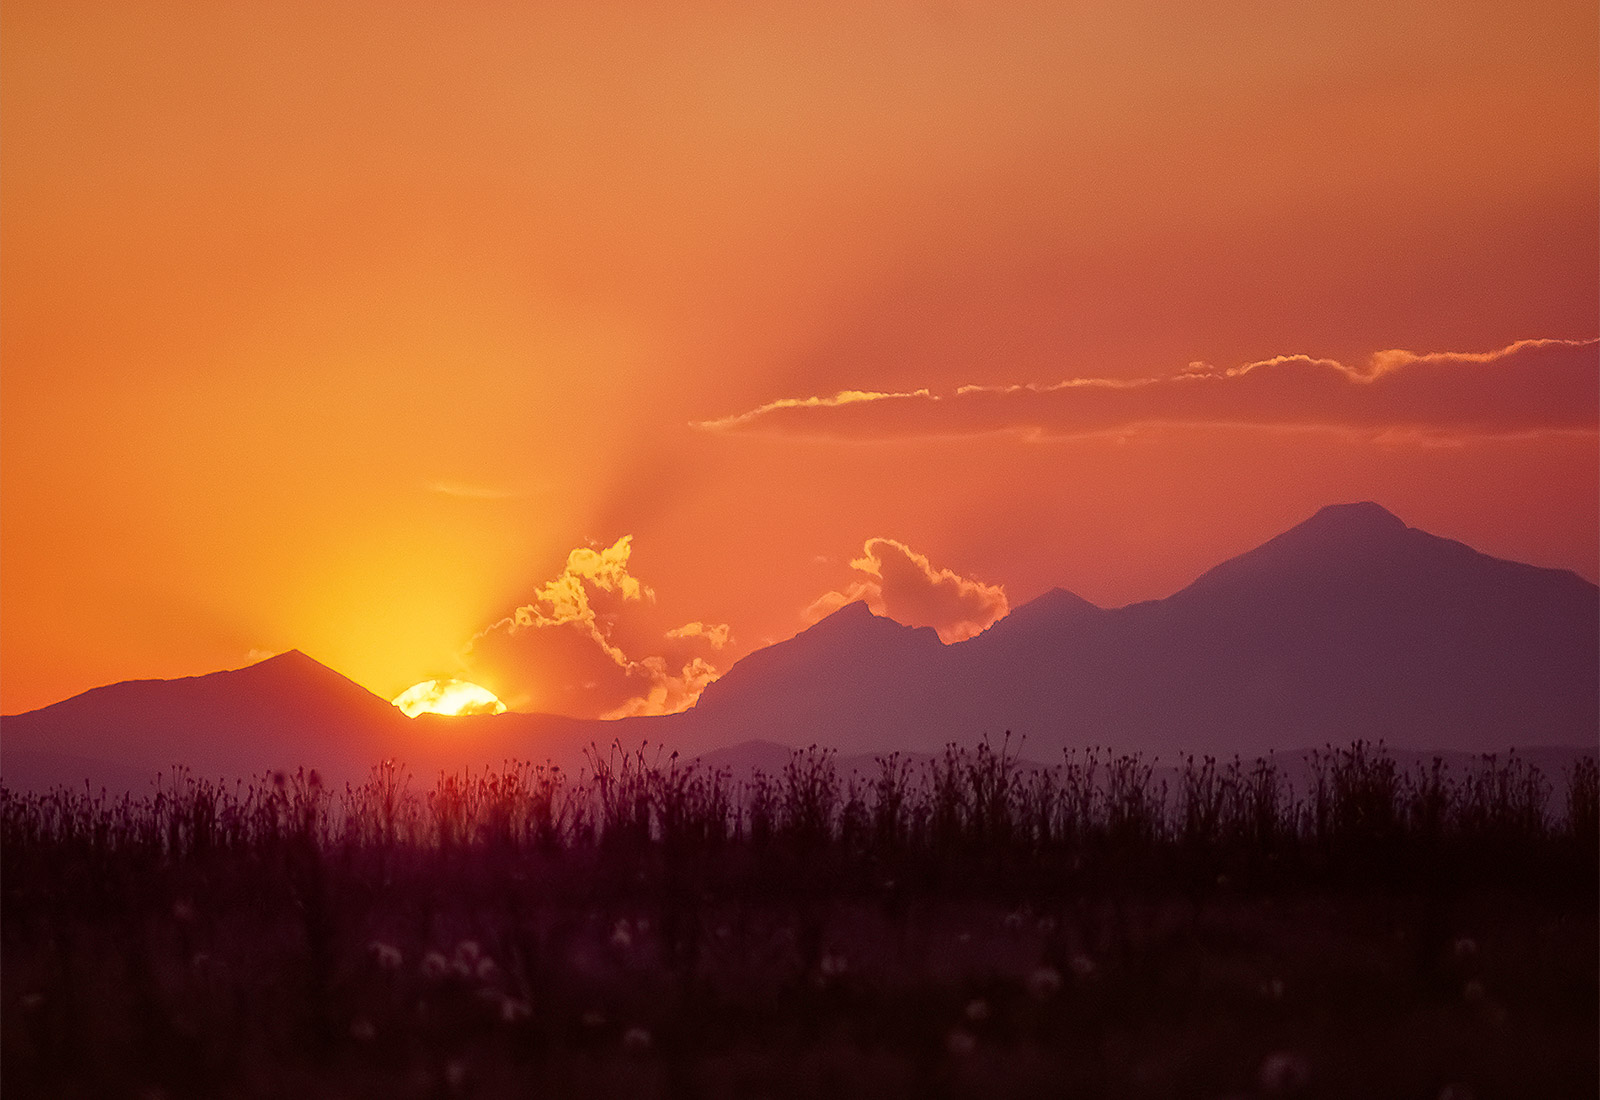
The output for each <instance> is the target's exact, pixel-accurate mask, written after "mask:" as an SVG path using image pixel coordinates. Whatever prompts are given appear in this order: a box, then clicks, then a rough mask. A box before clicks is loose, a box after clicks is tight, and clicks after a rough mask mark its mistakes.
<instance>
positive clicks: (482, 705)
mask: <svg viewBox="0 0 1600 1100" xmlns="http://www.w3.org/2000/svg"><path fill="white" fill-rule="evenodd" d="M393 702H394V705H395V706H397V707H399V708H400V709H401V710H403V711H405V713H406V717H408V718H415V717H416V716H417V715H419V714H501V713H504V711H505V709H506V705H505V704H504V703H502V702H501V701H500V700H499V699H497V698H495V695H494V692H492V691H490V690H489V689H488V688H484V687H479V686H478V685H477V684H473V683H469V682H468V681H466V680H424V681H423V682H422V683H420V684H413V685H412V686H411V687H408V688H406V690H404V691H402V692H401V693H400V694H399V695H396V696H395V697H394V700H393Z"/></svg>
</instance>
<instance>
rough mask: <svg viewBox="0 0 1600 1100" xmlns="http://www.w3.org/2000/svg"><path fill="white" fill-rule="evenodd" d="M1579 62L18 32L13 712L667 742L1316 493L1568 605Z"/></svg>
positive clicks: (483, 8)
mask: <svg viewBox="0 0 1600 1100" xmlns="http://www.w3.org/2000/svg"><path fill="white" fill-rule="evenodd" d="M1597 24H1600V17H1597V14H1596V11H1595V8H1594V5H1593V3H1592V0H1575V2H1570V3H1569V2H1552V3H1535V4H1521V5H1511V4H1506V3H1504V2H1503V0H1495V2H1493V3H1489V2H1477V0H1470V2H1465V3H1463V2H1452V3H1448V4H1445V3H1435V4H1425V3H1416V2H1409V0H1381V2H1380V0H1372V2H1366V0H1362V2H1346V3H1337V2H1334V3H1327V4H1318V5H1293V4H1284V3H1282V2H1281V0H1260V2H1256V3H1232V4H1205V5H1200V4H1194V5H1179V4H1170V3H1161V4H1156V3H1138V2H1133V3H1130V2H1127V0H1122V2H1118V3H1104V4H1099V3H1089V4H1043V3H1040V4H1022V3H985V4H977V3H959V2H954V0H927V2H924V3H875V2H871V0H865V2H864V0H848V2H845V0H840V2H837V3H835V2H833V0H804V2H795V3H788V4H781V3H774V4H759V5H755V4H752V5H722V4H695V3H682V2H676V3H670V4H657V5H640V4H628V5H621V4H618V5H611V4H605V3H596V2H593V0H585V2H582V3H578V2H573V3H504V4H490V3H466V4H450V5H441V4H435V3H420V2H417V3H411V2H405V0H398V2H397V0H385V2H383V3H371V4H364V5H356V4H339V3H334V4H330V3H326V2H319V3H309V2H308V3H304V4H297V3H286V2H275V3H272V4H214V3H164V4H146V3H141V2H139V0H129V2H127V3H122V4H115V5H106V4H94V5H90V4H79V3H72V2H70V0H50V2H48V3H44V2H38V0H26V2H12V0H7V3H6V4H5V5H4V7H3V8H0V129H3V143H4V149H5V154H4V157H5V168H4V172H3V173H0V204H3V212H0V214H3V216H0V248H3V253H4V262H3V264H0V711H3V712H5V713H14V712H16V711H20V710H25V709H29V708H32V707H36V706H40V705H44V704H46V703H49V702H53V701H55V700H57V699H60V698H63V697H65V696H67V695H70V694H72V693H74V692H77V691H81V690H83V689H86V688H88V687H92V686H94V685H97V684H101V683H106V682H109V681H113V680H119V679H126V678H130V677H147V676H176V675H186V674H192V673H198V672H205V671H210V670H212V669H216V668H222V667H232V666H237V665H239V664H242V663H245V662H246V661H248V660H249V659H250V655H251V654H252V653H253V652H255V653H264V652H272V651H277V650H281V649H285V648H289V647H298V648H301V649H304V650H306V651H307V652H308V653H310V654H312V655H313V656H315V657H317V658H319V659H320V660H323V661H325V662H326V663H328V664H331V665H333V666H334V667H336V668H338V669H340V670H341V671H344V672H346V673H347V674H349V675H351V676H352V677H354V678H355V679H357V680H359V681H360V682H362V683H364V684H366V685H367V686H369V687H371V688H373V689H374V690H376V691H379V692H380V693H383V694H385V695H392V694H394V693H396V692H398V691H399V690H400V689H402V688H404V687H406V686H408V685H409V684H411V683H413V682H415V681H418V680H422V679H427V678H431V677H436V676H466V677H468V678H473V679H478V680H480V681H481V682H483V683H485V684H486V685H487V686H489V687H491V688H492V689H494V690H495V691H497V692H499V693H500V694H501V695H503V696H504V697H505V698H506V700H507V701H508V702H511V703H512V705H514V706H518V707H522V708H528V709H550V710H560V711H566V712H569V713H577V714H601V713H631V712H636V711H640V710H649V709H659V708H661V707H668V708H670V707H673V706H679V705H682V704H683V703H685V702H686V701H687V700H688V699H690V698H692V697H693V693H694V690H695V689H696V687H697V686H698V685H699V684H701V683H703V682H704V681H705V680H706V679H707V678H708V677H709V676H712V675H714V674H715V671H716V670H719V669H723V668H726V667H727V665H728V664H729V663H731V661H732V660H733V659H735V658H736V657H737V656H739V655H740V654H742V653H744V652H747V651H748V650H749V649H751V648H752V647H754V646H757V645H760V644H763V643H765V642H767V641H769V640H773V639H778V638H782V637H786V636H788V635H790V634H792V633H794V632H795V631H796V630H797V629H799V628H800V627H802V626H803V625H804V624H805V622H806V618H807V612H808V609H809V610H810V613H811V614H812V615H815V614H819V613H821V611H822V610H824V609H825V608H826V607H827V606H831V605H832V604H831V603H830V600H831V601H832V603H837V601H838V599H839V598H842V597H848V596H851V595H865V596H867V597H868V598H870V599H873V600H875V601H876V602H877V603H878V604H879V606H880V607H881V608H882V609H884V610H887V611H889V612H890V613H893V614H896V615H897V616H898V617H902V618H904V619H906V620H907V621H912V620H921V621H925V622H927V623H928V625H935V626H939V627H940V628H941V630H942V631H943V632H944V633H945V635H946V637H947V638H954V637H957V636H960V634H961V633H962V632H963V631H964V630H967V629H973V628H976V626H978V625H981V623H982V622H983V621H984V620H985V619H987V618H990V617H992V616H993V615H995V614H998V613H1001V612H1002V611H1003V608H1004V607H1005V606H1015V605H1016V604H1018V603H1021V602H1023V601H1025V600H1027V599H1029V598H1031V597H1033V596H1035V595H1038V594H1039V593H1040V592H1042V591H1044V590H1045V589H1047V588H1049V587H1051V586H1053V585H1058V584H1059V585H1063V586H1066V587H1068V588H1071V589H1072V590H1074V591H1076V592H1078V593H1079V594H1081V595H1083V596H1085V597H1086V598H1089V599H1091V600H1094V601H1096V602H1100V603H1103V604H1118V603H1124V602H1128V601H1132V600H1137V599H1145V598H1151V597H1157V596H1163V595H1166V594H1168V593H1170V592H1171V591H1173V590H1175V589H1176V588H1178V587H1180V586H1181V585H1183V584H1184V583H1186V582H1187V581H1189V580H1191V579H1192V578H1193V577H1194V576H1195V575H1197V574H1198V573H1199V572H1201V571H1203V570H1204V569H1206V568H1208V567H1209V566H1211V565H1213V564H1215V563H1216V562H1217V561H1218V560H1220V559H1221V558H1223V557H1226V556H1228V555H1230V554H1234V553H1237V552H1240V551H1242V550H1244V549H1247V548H1249V547H1250V546H1252V545H1255V544H1256V543H1258V542H1260V541H1262V540H1263V539H1265V538H1267V537H1269V536H1271V535H1273V534H1276V533H1277V532H1278V531H1280V530H1282V529H1284V528H1286V527H1288V526H1289V525H1291V524H1293V523H1295V522H1298V521H1299V520H1301V519H1303V518H1305V517H1306V516H1307V515H1309V514H1310V513H1311V512H1312V511H1314V510H1315V509H1316V508H1317V507H1318V506H1320V505H1322V504H1326V503H1331V502H1337V501H1346V500H1356V499H1374V500H1377V501H1379V502H1380V503H1382V504H1384V505H1385V506H1387V507H1389V508H1390V509H1391V510H1393V511H1395V512H1396V513H1398V514H1399V515H1400V516H1401V517H1402V518H1404V519H1405V520H1407V522H1409V523H1411V524H1413V525H1416V526H1420V527H1423V528H1425V529H1427V530H1430V531H1433V532H1435V533H1438V534H1443V535H1447V536H1450V537H1454V538H1459V539H1462V540H1464V541H1466V542H1469V543H1471V544H1472V545H1474V546H1477V547H1479V548H1480V549H1483V550H1485V551H1488V552H1490V553H1494V554H1498V555H1501V556H1506V557H1513V558H1518V559H1521V560H1526V561H1532V562H1536V563H1539V564H1544V565H1553V566H1562V567H1566V568H1571V569H1574V570H1577V571H1578V572H1580V573H1582V574H1583V575H1584V576H1586V577H1589V578H1590V579H1594V578H1595V576H1596V573H1597V557H1600V516H1597V504H1596V501H1597V499H1600V475H1597V468H1600V455H1597V446H1596V431H1595V421H1596V408H1595V400H1594V398H1593V391H1594V385H1595V377H1596V373H1597V371H1600V368H1597V367H1596V365H1595V364H1596V350H1595V345H1594V344H1593V343H1592V342H1591V343H1586V342H1585V341H1592V340H1593V339H1594V338H1595V337H1596V336H1597V335H1600V332H1597V318H1596V303H1597V301H1600V276H1597V272H1600V215H1597V210H1600V182H1597V180H1600V167H1597V162H1600V142H1597V137H1596V135H1597V133H1600V109H1597V102H1600V95H1597V93H1600V75H1597V74H1600V61H1597V57H1596V51H1597V42H1600V25H1597ZM1530 340H1547V341H1563V343H1558V344H1533V345H1530V344H1522V343H1519V342H1522V341H1530ZM1390 349H1404V350H1406V351H1409V352H1412V353H1416V356H1428V355H1430V354H1436V353H1470V354H1471V356H1475V357H1476V358H1472V357H1464V356H1462V355H1457V356H1455V357H1446V358H1416V357H1404V356H1401V357H1396V356H1379V357H1378V358H1376V359H1375V358H1374V356H1375V354H1376V353H1380V352H1384V351H1387V350H1390ZM1292 356H1302V357H1304V358H1301V359H1281V358H1280V357H1292ZM1192 364H1200V365H1196V366H1192ZM1247 367H1248V368H1250V369H1248V370H1244V369H1242V368H1247ZM1086 379H1087V380H1092V381H1090V382H1089V383H1087V384H1084V382H1083V381H1082V380H1086ZM1068 381H1070V382H1074V383H1075V384H1074V385H1071V386H1066V387H1058V386H1057V385H1056V384H1058V383H1061V382H1068ZM1135 381H1136V382H1137V383H1138V384H1137V385H1131V386H1130V385H1124V384H1123V383H1127V382H1135ZM972 386H977V387H985V388H986V389H982V390H966V391H964V392H963V391H962V387H972ZM1052 387H1055V388H1052ZM921 390H926V391H927V395H926V396H919V397H908V398H884V399H879V400H875V401H852V402H848V403H844V404H832V403H831V402H832V399H834V397H835V395H837V394H839V393H840V392H841V391H860V392H861V393H872V394H914V393H916V392H917V391H921ZM807 399H817V400H815V401H809V402H808V400H807ZM777 403H786V404H777ZM768 406H775V407H772V408H768ZM763 410H765V411H763ZM624 536H631V538H630V539H628V540H626V541H619V540H623V538H624ZM868 540H878V541H875V542H872V543H871V545H870V546H869V545H868ZM575 549H578V550H584V551H588V552H589V553H587V554H583V553H580V554H578V555H577V557H576V558H570V557H569V555H571V554H572V552H573V551H574V550H575ZM602 551H609V552H611V553H610V554H609V556H608V555H607V554H605V553H602ZM852 562H856V563H858V564H859V565H860V566H861V568H853V567H852ZM630 586H631V587H630ZM830 594H832V595H830ZM574 601H576V602H574ZM580 605H581V606H580ZM519 608H522V609H526V610H525V613H524V614H523V616H522V618H523V619H524V620H526V622H525V623H519V622H518V616H517V611H518V609H519ZM496 624H500V625H496ZM691 624H699V626H698V627H693V626H691ZM723 628H726V629H723ZM669 634H670V636H669Z"/></svg>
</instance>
